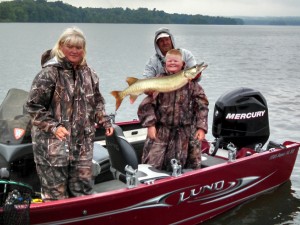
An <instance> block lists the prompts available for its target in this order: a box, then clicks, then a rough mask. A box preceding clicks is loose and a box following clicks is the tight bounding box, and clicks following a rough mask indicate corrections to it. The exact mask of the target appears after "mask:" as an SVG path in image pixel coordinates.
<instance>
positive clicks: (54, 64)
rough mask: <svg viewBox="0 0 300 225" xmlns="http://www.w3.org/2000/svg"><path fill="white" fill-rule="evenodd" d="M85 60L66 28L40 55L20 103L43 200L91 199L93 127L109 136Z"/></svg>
mask: <svg viewBox="0 0 300 225" xmlns="http://www.w3.org/2000/svg"><path fill="white" fill-rule="evenodd" d="M85 55H86V41H85V37H84V35H83V33H82V31H81V30H79V29H78V28H68V29H66V30H65V31H64V32H63V33H62V35H61V37H60V38H59V40H58V41H57V43H56V45H55V46H54V47H53V49H52V50H51V52H50V51H47V52H46V53H45V54H44V55H43V56H42V70H41V71H40V72H39V73H38V74H37V76H36V77H35V79H34V80H33V83H32V87H31V90H30V93H29V98H28V101H27V102H26V104H25V108H26V109H27V111H28V112H29V114H30V115H31V117H32V125H33V127H32V142H33V153H34V160H35V163H36V168H37V173H38V175H39V178H40V183H41V193H42V199H43V200H44V201H52V200H58V199H64V198H68V197H73V196H81V195H87V194H91V192H92V184H93V182H92V158H93V138H94V134H95V123H100V124H102V125H103V126H104V127H105V128H106V135H111V134H112V133H113V128H112V127H111V123H110V121H109V118H108V117H107V116H106V114H105V108H104V104H105V102H104V99H103V97H102V95H101V93H100V91H99V79H98V76H97V74H96V73H95V72H94V71H93V70H92V69H91V68H90V67H88V65H87V64H86V59H85Z"/></svg>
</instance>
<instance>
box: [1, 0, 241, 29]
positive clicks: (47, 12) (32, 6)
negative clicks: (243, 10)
mask: <svg viewBox="0 0 300 225" xmlns="http://www.w3.org/2000/svg"><path fill="white" fill-rule="evenodd" d="M0 22H26V23H35V22H44V23H136V24H222V25H225V24H228V25H237V24H243V20H242V19H238V18H228V17H212V16H204V15H200V14H198V15H187V14H178V13H174V14H169V13H165V12H164V11H160V10H156V9H153V10H149V9H147V8H138V9H136V10H134V9H129V8H126V9H123V8H110V9H106V8H82V7H79V8H77V7H74V6H71V5H69V4H65V3H63V2H62V1H56V2H47V0H15V1H9V2H8V1H7V2H1V3H0Z"/></svg>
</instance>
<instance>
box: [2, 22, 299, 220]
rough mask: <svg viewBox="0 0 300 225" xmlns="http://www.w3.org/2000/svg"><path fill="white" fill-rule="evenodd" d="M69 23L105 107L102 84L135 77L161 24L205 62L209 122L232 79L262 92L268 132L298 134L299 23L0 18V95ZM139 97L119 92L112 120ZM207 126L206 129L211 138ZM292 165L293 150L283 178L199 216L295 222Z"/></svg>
mask: <svg viewBox="0 0 300 225" xmlns="http://www.w3.org/2000/svg"><path fill="white" fill-rule="evenodd" d="M73 25H76V26H78V27H80V28H81V29H82V30H83V31H84V33H85V34H86V37H87V48H88V57H87V58H88V63H89V64H90V66H91V67H93V68H94V69H95V70H96V72H97V73H98V75H99V77H100V82H101V84H100V85H101V87H100V88H101V92H102V94H103V95H104V97H105V99H106V102H107V105H106V109H107V112H108V113H114V108H115V101H114V98H113V97H112V96H111V95H110V92H111V91H112V90H123V89H124V88H126V86H127V84H126V82H125V79H126V77H127V76H134V77H142V76H141V73H142V71H143V68H144V65H145V63H146V61H147V59H148V58H149V57H150V56H151V55H152V54H153V53H154V47H153V36H154V32H155V30H156V29H158V28H159V27H161V26H167V27H169V28H170V29H171V31H172V32H173V33H174V35H175V40H176V47H183V48H186V49H188V50H190V51H192V53H193V54H194V55H195V56H196V58H197V59H198V62H202V61H205V62H206V63H208V65H209V67H208V68H207V69H206V70H205V71H204V72H203V75H202V80H201V85H202V86H203V88H204V89H205V91H206V94H207V96H208V98H209V101H210V115H209V121H210V127H211V122H212V112H213V108H214V103H215V102H216V100H217V99H218V97H219V96H220V95H221V94H223V93H224V92H226V91H229V90H232V89H234V88H236V87H250V88H253V89H256V90H258V91H260V92H261V93H262V94H263V95H264V97H265V98H266V100H267V103H268V108H269V120H270V129H271V136H270V140H274V141H278V142H282V141H284V140H293V141H300V132H299V127H300V101H299V99H300V92H299V83H300V76H299V72H300V64H299V58H300V57H299V56H300V38H299V37H300V27H292V26H201V25H136V24H43V23H36V24H14V23H10V24H5V23H2V24H1V23H0V34H1V35H0V68H1V72H0V79H1V89H0V102H2V100H3V99H4V97H5V95H6V93H7V91H8V90H9V89H10V88H21V89H24V90H29V88H30V85H31V82H32V79H33V78H34V76H35V75H36V74H37V73H38V71H39V70H40V69H41V67H40V56H41V54H42V53H43V51H45V50H47V49H50V48H52V47H53V45H54V43H55V42H56V40H57V39H58V36H59V35H60V34H61V32H62V31H63V30H64V29H65V28H67V27H69V26H73ZM142 98H143V96H140V97H139V99H138V100H137V102H136V103H134V104H133V105H130V103H129V101H128V99H125V100H124V101H123V103H122V105H121V107H120V109H119V110H118V112H117V116H116V120H117V121H124V120H131V119H136V118H137V116H136V110H137V106H138V104H139V102H140V101H141V99H142ZM209 132H210V133H209V134H208V136H207V137H208V138H209V139H210V138H213V137H212V135H211V130H210V131H209ZM258 166H263V165H258ZM299 170H300V157H298V159H297V162H296V165H295V168H294V170H293V173H292V176H291V181H290V182H288V183H286V184H284V185H283V186H281V187H279V188H278V189H277V190H275V191H273V192H271V193H268V194H265V195H263V196H260V197H258V198H256V199H254V200H252V201H250V202H247V203H245V204H243V205H241V206H239V207H237V208H234V209H233V210H231V211H229V212H227V213H225V214H223V215H221V216H218V217H217V218H214V219H212V220H211V221H208V222H206V223H204V224H207V225H208V224H214V225H221V224H222V225H224V224H226V225H240V224H243V225H246V224H265V225H274V224H276V225H277V224H278V225H279V224H300V215H299V212H300V179H299Z"/></svg>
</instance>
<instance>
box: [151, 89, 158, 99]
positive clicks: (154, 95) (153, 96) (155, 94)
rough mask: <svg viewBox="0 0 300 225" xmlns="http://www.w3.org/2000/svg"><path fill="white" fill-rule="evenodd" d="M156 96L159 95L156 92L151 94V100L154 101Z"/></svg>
mask: <svg viewBox="0 0 300 225" xmlns="http://www.w3.org/2000/svg"><path fill="white" fill-rule="evenodd" d="M158 94H159V92H157V91H155V92H153V94H152V98H153V100H155V99H156V98H157V96H158Z"/></svg>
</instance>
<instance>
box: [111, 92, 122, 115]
mask: <svg viewBox="0 0 300 225" xmlns="http://www.w3.org/2000/svg"><path fill="white" fill-rule="evenodd" d="M110 93H111V94H112V96H114V97H115V99H116V111H117V110H118V108H119V107H120V105H121V103H122V101H123V98H121V97H120V94H119V93H120V91H112V92H110Z"/></svg>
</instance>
